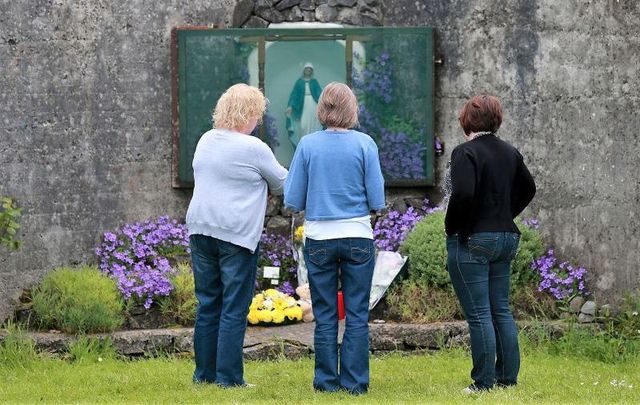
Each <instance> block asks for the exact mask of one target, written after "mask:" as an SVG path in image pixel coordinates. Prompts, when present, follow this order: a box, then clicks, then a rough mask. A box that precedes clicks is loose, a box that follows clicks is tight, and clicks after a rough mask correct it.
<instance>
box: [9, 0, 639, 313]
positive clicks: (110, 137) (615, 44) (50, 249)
mask: <svg viewBox="0 0 640 405" xmlns="http://www.w3.org/2000/svg"><path fill="white" fill-rule="evenodd" d="M282 21H309V22H312V21H315V22H318V21H320V22H338V23H342V24H349V25H379V24H382V25H385V26H424V25H427V26H432V27H434V28H435V29H436V53H437V56H438V57H439V58H442V59H443V62H444V63H443V64H442V65H438V67H437V69H436V78H435V80H436V91H435V117H436V132H437V135H439V136H440V137H441V138H442V139H443V140H444V141H445V143H446V151H445V156H446V155H448V154H449V153H450V151H451V150H452V149H453V147H454V146H455V145H457V144H458V143H460V142H462V137H461V133H460V130H459V128H458V124H457V111H458V109H459V108H460V106H461V104H462V102H463V101H464V100H465V99H466V98H468V97H469V96H470V95H472V94H475V93H479V92H486V93H492V94H495V95H497V96H498V97H500V99H501V100H502V101H503V104H504V108H505V110H506V111H505V113H506V114H505V122H504V124H503V127H502V129H501V130H500V132H499V135H500V136H502V137H503V138H505V139H507V140H508V141H510V142H512V143H513V144H515V145H516V146H517V147H518V148H519V149H520V150H521V151H522V152H523V154H524V155H525V157H526V160H527V163H528V164H529V165H530V168H531V169H532V171H533V174H534V176H535V177H536V180H537V182H538V186H539V191H538V195H537V196H536V199H535V200H534V204H533V206H532V207H531V209H530V210H529V211H528V215H532V216H536V217H539V218H540V220H541V222H542V228H541V229H542V230H543V232H544V236H545V238H546V241H547V242H549V243H550V244H552V245H553V246H554V247H555V248H556V251H557V253H558V255H559V256H561V257H563V258H565V259H569V260H571V261H573V262H576V263H580V264H582V265H584V266H586V267H587V268H588V269H589V270H590V271H591V272H592V274H593V276H592V280H591V286H592V287H593V288H594V289H595V292H596V296H597V298H598V299H600V300H605V301H606V300H612V299H614V298H615V297H616V296H618V295H619V294H620V293H621V292H622V291H624V290H629V289H634V288H638V287H639V286H640V284H639V281H638V279H639V273H640V266H639V265H638V263H639V262H640V231H639V230H638V228H639V227H638V225H639V222H640V221H639V219H638V215H639V212H638V211H639V210H638V207H639V206H640V182H639V181H638V179H639V178H640V165H639V164H638V155H640V141H639V138H638V135H637V131H638V128H640V114H638V113H637V111H638V110H640V108H639V107H640V102H639V98H640V96H639V94H640V88H639V87H640V75H638V67H637V64H638V60H640V3H638V2H635V1H630V0H620V1H617V0H616V1H614V0H602V1H588V0H585V1H562V2H559V1H554V0H537V1H536V0H506V1H504V2H494V1H490V0H477V1H467V0H464V1H462V0H451V1H450V0H447V1H444V0H436V1H416V0H387V1H379V0H301V1H299V0H280V1H277V0H258V1H252V0H241V1H236V0H211V1H203V0H190V1H186V0H169V1H161V2H139V1H136V2H112V1H107V0H79V1H68V0H34V1H29V2H18V1H3V2H0V27H2V29H1V30H0V72H1V74H0V111H1V112H0V195H11V196H13V197H15V198H16V199H17V200H18V202H19V203H20V205H21V206H22V207H23V208H24V215H23V220H22V229H21V232H20V235H19V236H20V239H21V240H22V241H23V245H22V248H21V249H20V250H19V251H17V252H9V251H7V250H5V249H4V248H0V320H2V319H4V318H5V317H6V316H7V315H9V314H10V312H11V308H12V305H13V304H14V303H15V300H16V299H17V298H18V296H19V295H20V293H21V291H22V289H23V288H25V287H29V286H31V285H33V284H34V283H36V282H37V281H38V280H39V279H41V277H42V276H43V275H44V274H45V273H46V272H47V271H49V270H51V269H53V268H55V267H57V266H61V265H73V264H78V263H84V262H91V261H92V260H94V259H93V253H92V252H93V247H94V246H95V245H96V243H97V242H98V240H99V237H100V235H101V233H102V232H104V231H105V230H110V229H115V228H117V227H119V226H120V225H121V224H123V223H124V222H127V221H138V220H143V219H146V218H149V217H155V216H158V215H163V214H167V215H170V216H173V217H177V218H182V217H183V216H184V213H185V211H186V207H187V204H188V200H189V197H190V192H189V191H188V190H177V189H172V188H171V118H170V116H171V99H170V68H169V60H170V58H169V57H170V54H169V39H170V31H171V28H172V27H174V26H176V25H187V24H195V25H206V24H223V25H224V26H227V27H231V26H233V25H234V23H235V25H236V26H268V24H269V23H270V22H282ZM446 160H447V159H446V157H443V158H440V160H439V161H438V172H439V178H441V177H442V171H443V168H444V165H445V164H446ZM426 194H428V195H430V196H437V195H438V191H437V188H430V189H421V190H390V196H391V197H392V198H396V197H398V198H399V197H404V196H408V195H410V196H416V195H417V196H424V195H426ZM273 214H274V215H275V216H276V217H277V214H278V211H277V209H276V211H274V212H273Z"/></svg>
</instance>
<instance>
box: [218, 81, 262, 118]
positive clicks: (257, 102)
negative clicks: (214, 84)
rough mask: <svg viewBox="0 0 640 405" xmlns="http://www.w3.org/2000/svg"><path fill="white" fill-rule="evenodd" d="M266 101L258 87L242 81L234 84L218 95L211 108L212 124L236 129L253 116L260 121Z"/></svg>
mask: <svg viewBox="0 0 640 405" xmlns="http://www.w3.org/2000/svg"><path fill="white" fill-rule="evenodd" d="M267 102H268V100H267V98H266V97H265V96H264V94H262V92H261V91H260V89H258V88H256V87H252V86H248V85H246V84H244V83H240V84H234V85H233V86H231V87H229V88H228V89H227V91H225V92H224V93H223V94H222V96H220V99H219V100H218V103H217V104H216V107H215V109H214V110H213V117H212V118H213V126H214V128H224V129H238V128H242V127H243V126H245V125H246V124H247V123H248V122H249V121H250V120H252V119H254V118H257V119H258V123H260V122H261V121H262V116H263V115H264V112H265V110H266V109H267Z"/></svg>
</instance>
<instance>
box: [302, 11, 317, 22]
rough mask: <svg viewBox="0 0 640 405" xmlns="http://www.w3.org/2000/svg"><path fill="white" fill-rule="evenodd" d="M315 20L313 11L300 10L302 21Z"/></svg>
mask: <svg viewBox="0 0 640 405" xmlns="http://www.w3.org/2000/svg"><path fill="white" fill-rule="evenodd" d="M315 20H316V13H315V11H306V10H303V11H302V21H304V22H314V21H315Z"/></svg>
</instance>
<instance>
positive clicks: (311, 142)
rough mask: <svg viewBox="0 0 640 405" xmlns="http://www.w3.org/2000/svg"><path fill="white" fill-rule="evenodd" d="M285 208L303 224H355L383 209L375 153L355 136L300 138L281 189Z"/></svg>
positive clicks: (322, 133)
mask: <svg viewBox="0 0 640 405" xmlns="http://www.w3.org/2000/svg"><path fill="white" fill-rule="evenodd" d="M284 204H285V206H286V207H287V208H289V209H291V210H294V211H304V215H305V219H306V220H307V221H327V220H335V219H347V218H357V217H362V216H365V215H368V214H369V212H370V211H373V210H380V209H382V208H384V206H385V203H384V179H383V177H382V171H381V170H380V159H379V158H378V147H377V146H376V144H375V142H374V141H373V139H371V137H370V136H369V135H367V134H363V133H362V132H358V131H352V130H350V131H346V132H339V131H329V130H325V131H318V132H314V133H312V134H309V135H306V136H304V137H303V138H302V139H301V140H300V143H299V144H298V147H297V148H296V152H295V154H294V156H293V161H292V162H291V166H290V167H289V175H288V176H287V180H286V182H285V185H284Z"/></svg>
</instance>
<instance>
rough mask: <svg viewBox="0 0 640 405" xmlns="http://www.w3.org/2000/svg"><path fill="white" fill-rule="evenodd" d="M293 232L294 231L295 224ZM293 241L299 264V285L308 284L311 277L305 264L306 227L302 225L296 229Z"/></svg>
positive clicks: (293, 233)
mask: <svg viewBox="0 0 640 405" xmlns="http://www.w3.org/2000/svg"><path fill="white" fill-rule="evenodd" d="M291 225H292V228H291V229H292V230H293V223H292V224H291ZM292 239H293V249H292V250H293V257H294V259H295V261H296V262H297V263H298V272H297V278H298V285H303V284H307V283H308V282H309V277H308V275H307V265H306V264H305V263H304V253H303V250H304V226H302V225H300V226H299V227H297V228H295V231H294V232H292Z"/></svg>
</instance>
